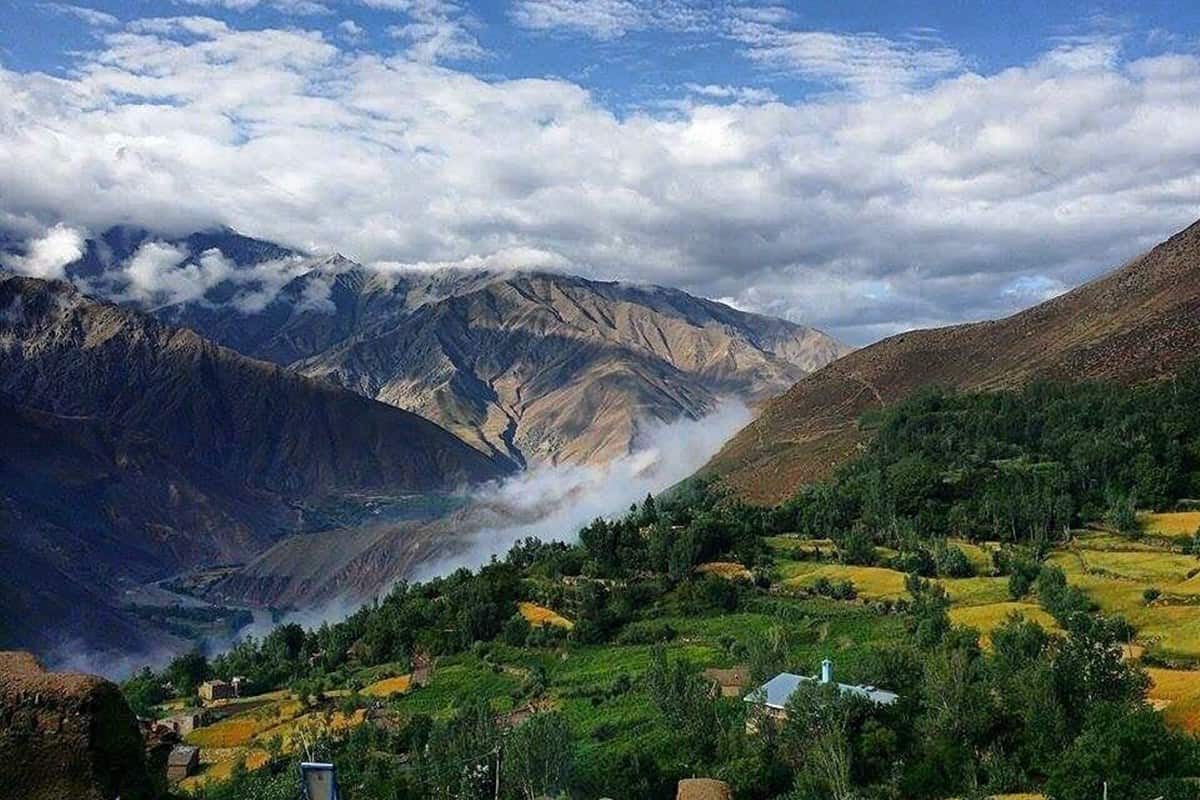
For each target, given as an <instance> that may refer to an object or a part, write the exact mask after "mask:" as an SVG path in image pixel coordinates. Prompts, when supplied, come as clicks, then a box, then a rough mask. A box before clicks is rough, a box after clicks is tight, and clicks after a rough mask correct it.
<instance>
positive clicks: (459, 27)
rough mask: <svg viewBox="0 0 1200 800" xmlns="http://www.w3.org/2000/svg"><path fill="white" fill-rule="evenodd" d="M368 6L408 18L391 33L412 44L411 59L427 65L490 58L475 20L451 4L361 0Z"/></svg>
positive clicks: (429, 0)
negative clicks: (476, 32)
mask: <svg viewBox="0 0 1200 800" xmlns="http://www.w3.org/2000/svg"><path fill="white" fill-rule="evenodd" d="M360 2H362V3H363V4H364V5H367V6H371V7H373V8H379V9H383V10H386V11H397V12H400V13H402V14H404V15H405V16H407V18H408V19H407V21H406V22H405V23H404V24H403V25H393V26H391V27H389V28H388V33H389V34H390V35H391V36H394V37H395V38H397V39H401V40H403V41H406V42H408V43H409V47H408V56H409V58H412V59H413V60H415V61H420V62H421V63H424V64H433V63H436V62H439V61H471V60H475V59H480V58H483V57H484V56H485V55H486V52H485V51H484V49H483V47H482V46H481V45H480V44H479V40H478V39H477V38H476V37H475V34H474V32H473V29H474V28H475V27H478V22H477V21H476V20H475V18H474V17H473V16H472V15H471V14H469V13H467V11H466V10H465V9H464V8H463V7H462V6H461V5H460V4H458V3H457V2H451V0H360Z"/></svg>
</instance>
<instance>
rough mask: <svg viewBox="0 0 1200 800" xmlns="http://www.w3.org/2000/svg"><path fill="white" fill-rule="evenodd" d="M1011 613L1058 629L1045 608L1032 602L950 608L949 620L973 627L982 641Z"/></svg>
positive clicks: (1050, 628) (1054, 629) (1051, 628)
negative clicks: (981, 636) (981, 637)
mask: <svg viewBox="0 0 1200 800" xmlns="http://www.w3.org/2000/svg"><path fill="white" fill-rule="evenodd" d="M1013 614H1018V615H1020V616H1022V617H1025V619H1028V620H1030V621H1031V622H1036V623H1038V624H1039V625H1041V626H1042V627H1043V628H1045V629H1046V630H1052V631H1057V630H1059V627H1058V623H1057V622H1055V621H1054V617H1052V616H1050V615H1049V614H1048V613H1046V611H1045V609H1043V608H1042V607H1041V606H1039V605H1036V604H1034V603H1018V602H1004V603H990V604H988V605H982V606H962V607H958V608H951V609H950V621H951V622H953V623H954V624H955V625H962V626H965V627H969V628H975V629H976V630H978V631H979V632H980V633H981V634H982V635H983V640H984V643H985V644H986V643H987V641H988V637H989V635H990V634H991V632H992V631H994V630H995V629H996V628H998V627H999V626H1000V624H1001V623H1002V622H1004V621H1005V620H1006V619H1008V618H1009V617H1010V616H1012V615H1013Z"/></svg>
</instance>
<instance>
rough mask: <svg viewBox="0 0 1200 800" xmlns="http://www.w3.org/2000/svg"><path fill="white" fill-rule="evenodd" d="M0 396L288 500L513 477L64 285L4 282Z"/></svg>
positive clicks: (431, 428)
mask: <svg viewBox="0 0 1200 800" xmlns="http://www.w3.org/2000/svg"><path fill="white" fill-rule="evenodd" d="M0 393H3V394H6V395H7V396H9V397H10V398H14V399H18V400H19V401H20V402H21V404H22V405H25V406H29V407H31V408H37V409H41V410H44V411H49V412H52V413H54V414H58V415H62V416H81V417H91V418H95V419H98V420H101V421H103V422H106V423H110V424H113V425H118V426H120V427H122V428H125V429H128V430H135V431H140V432H143V433H145V434H147V435H149V436H151V437H153V438H154V439H155V440H156V441H158V442H159V443H160V444H162V445H165V446H168V447H170V448H172V452H173V453H174V455H175V456H176V457H178V458H183V459H187V460H190V461H194V462H196V463H199V464H203V465H205V466H208V467H212V468H214V469H219V470H221V471H222V472H223V473H224V474H225V475H227V476H228V477H230V478H233V479H237V480H240V481H242V482H244V483H246V484H249V485H251V486H256V487H259V488H263V489H269V490H272V491H277V492H282V493H287V494H300V493H302V494H328V493H333V492H348V491H371V490H387V491H393V492H395V491H427V490H431V489H440V488H452V487H453V486H455V485H457V484H460V483H467V482H471V481H478V480H485V479H489V478H494V477H498V476H499V475H501V474H503V471H504V470H503V469H502V468H501V467H500V466H498V465H497V464H495V463H494V462H492V461H489V460H488V459H486V458H484V457H482V456H480V454H479V453H478V452H476V451H475V450H473V449H471V448H469V447H466V446H465V445H464V444H463V443H462V442H460V441H459V440H458V439H456V438H455V437H454V436H453V435H451V434H449V433H448V432H446V431H445V430H443V429H442V428H439V427H438V426H437V425H435V424H433V423H431V422H429V421H428V420H425V419H422V418H420V417H418V416H416V415H413V414H410V413H407V412H404V411H401V410H399V409H396V408H392V407H389V406H387V405H384V404H382V403H376V402H373V401H371V400H367V399H365V398H363V397H361V396H358V395H355V394H353V393H351V392H346V391H344V390H341V389H338V388H336V387H333V386H330V385H327V384H322V383H320V382H317V381H313V380H311V379H308V378H305V377H302V376H299V375H296V374H294V373H292V372H289V371H287V370H284V369H281V368H280V367H278V366H276V365H273V364H268V363H265V362H262V361H255V360H253V359H250V358H246V357H245V356H242V355H239V354H238V353H235V352H234V351H232V350H229V349H227V348H224V347H220V346H218V345H215V344H213V343H212V342H209V341H207V340H205V339H204V338H202V337H201V336H199V335H197V334H195V333H193V332H192V331H189V330H183V329H178V328H172V327H169V326H167V325H164V324H163V323H161V322H159V321H157V320H155V319H154V318H153V317H150V316H148V315H145V314H141V313H138V312H135V311H131V310H129V309H125V308H121V307H118V306H114V305H110V304H107V303H100V302H96V301H94V300H90V299H88V298H86V297H84V296H83V295H82V294H80V293H79V292H78V291H77V290H76V289H74V288H73V287H71V286H70V285H69V284H66V283H62V282H47V281H40V280H36V279H32V278H22V277H17V276H11V275H0Z"/></svg>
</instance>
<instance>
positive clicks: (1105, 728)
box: [1046, 703, 1200, 800]
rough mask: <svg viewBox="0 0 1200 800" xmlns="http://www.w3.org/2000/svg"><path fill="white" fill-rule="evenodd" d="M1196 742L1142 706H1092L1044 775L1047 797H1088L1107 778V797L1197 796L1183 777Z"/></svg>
mask: <svg viewBox="0 0 1200 800" xmlns="http://www.w3.org/2000/svg"><path fill="white" fill-rule="evenodd" d="M1196 752H1197V751H1196V744H1195V742H1194V741H1191V740H1190V739H1189V738H1188V737H1187V736H1186V735H1185V734H1183V733H1180V732H1179V731H1176V730H1173V729H1171V728H1169V727H1168V726H1167V725H1166V724H1165V723H1164V722H1163V718H1162V715H1161V714H1159V713H1157V712H1155V711H1153V710H1152V709H1150V708H1147V707H1145V706H1141V707H1138V708H1136V709H1134V710H1133V711H1129V710H1127V709H1126V708H1123V707H1121V706H1120V705H1116V704H1111V703H1105V704H1101V705H1099V706H1096V707H1095V708H1094V709H1093V711H1092V713H1091V715H1090V716H1089V718H1088V722H1087V725H1086V727H1085V728H1084V730H1083V732H1082V733H1081V734H1080V735H1079V737H1078V738H1077V739H1076V740H1075V741H1074V743H1072V745H1071V746H1070V747H1069V748H1068V749H1067V751H1066V752H1065V753H1063V755H1062V756H1061V757H1060V758H1058V759H1057V761H1056V765H1055V767H1054V769H1053V771H1052V772H1051V773H1050V776H1049V779H1048V780H1047V781H1046V796H1047V797H1049V798H1052V800H1094V798H1097V797H1099V796H1100V795H1101V792H1102V789H1103V785H1104V784H1105V783H1107V784H1108V796H1109V797H1110V798H1152V797H1158V796H1162V797H1165V798H1170V799H1171V800H1174V799H1175V798H1180V799H1182V798H1196V797H1200V789H1198V788H1197V787H1196V786H1195V784H1192V783H1191V782H1190V781H1188V778H1187V776H1189V775H1191V774H1193V773H1194V771H1195V770H1196V768H1197V766H1198V764H1197V756H1196Z"/></svg>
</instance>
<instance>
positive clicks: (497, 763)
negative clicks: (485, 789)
mask: <svg viewBox="0 0 1200 800" xmlns="http://www.w3.org/2000/svg"><path fill="white" fill-rule="evenodd" d="M496 800H500V745H496Z"/></svg>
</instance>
